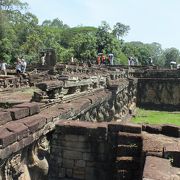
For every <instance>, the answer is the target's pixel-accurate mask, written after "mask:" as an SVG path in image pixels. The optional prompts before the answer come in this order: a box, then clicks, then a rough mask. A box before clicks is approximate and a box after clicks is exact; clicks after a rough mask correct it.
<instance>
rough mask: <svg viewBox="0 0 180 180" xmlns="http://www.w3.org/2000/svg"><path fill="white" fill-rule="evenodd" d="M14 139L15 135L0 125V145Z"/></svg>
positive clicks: (7, 143)
mask: <svg viewBox="0 0 180 180" xmlns="http://www.w3.org/2000/svg"><path fill="white" fill-rule="evenodd" d="M15 141H16V135H15V134H14V133H12V132H11V131H9V130H8V129H6V128H5V127H0V147H1V148H3V147H6V146H7V145H9V144H11V143H13V142H15Z"/></svg>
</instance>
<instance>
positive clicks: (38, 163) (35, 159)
mask: <svg viewBox="0 0 180 180" xmlns="http://www.w3.org/2000/svg"><path fill="white" fill-rule="evenodd" d="M48 152H49V142H48V140H47V138H46V136H44V137H42V138H40V139H39V140H38V141H37V142H36V143H34V144H33V145H32V149H31V150H30V151H29V157H30V158H29V162H28V167H29V171H30V175H31V179H32V180H45V179H47V175H48V170H49V165H48V161H47V159H46V157H47V155H48Z"/></svg>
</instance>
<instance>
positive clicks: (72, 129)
mask: <svg viewBox="0 0 180 180" xmlns="http://www.w3.org/2000/svg"><path fill="white" fill-rule="evenodd" d="M132 144H133V145H134V146H133V147H132ZM50 146H51V156H50V174H49V180H60V179H62V180H65V179H67V180H68V179H77V180H85V179H86V180H99V179H103V180H109V179H121V178H123V177H124V178H123V179H128V178H130V177H131V178H133V177H134V178H136V179H138V178H139V177H140V174H141V167H140V162H141V156H140V155H141V147H142V138H141V126H138V125H137V126H133V125H122V124H107V123H88V122H79V121H74V122H72V121H71V122H70V121H62V122H58V123H57V125H56V130H55V133H54V134H53V137H52V142H51V145H50Z"/></svg>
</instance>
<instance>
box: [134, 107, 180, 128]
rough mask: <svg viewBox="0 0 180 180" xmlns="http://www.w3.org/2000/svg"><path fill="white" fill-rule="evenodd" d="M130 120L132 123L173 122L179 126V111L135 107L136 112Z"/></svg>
mask: <svg viewBox="0 0 180 180" xmlns="http://www.w3.org/2000/svg"><path fill="white" fill-rule="evenodd" d="M132 121H133V122H134V123H148V124H173V125H177V126H180V112H167V111H152V110H144V109H137V114H136V116H135V117H134V118H132Z"/></svg>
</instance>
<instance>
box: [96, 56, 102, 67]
mask: <svg viewBox="0 0 180 180" xmlns="http://www.w3.org/2000/svg"><path fill="white" fill-rule="evenodd" d="M97 64H98V65H100V64H101V57H100V56H98V57H97Z"/></svg>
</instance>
